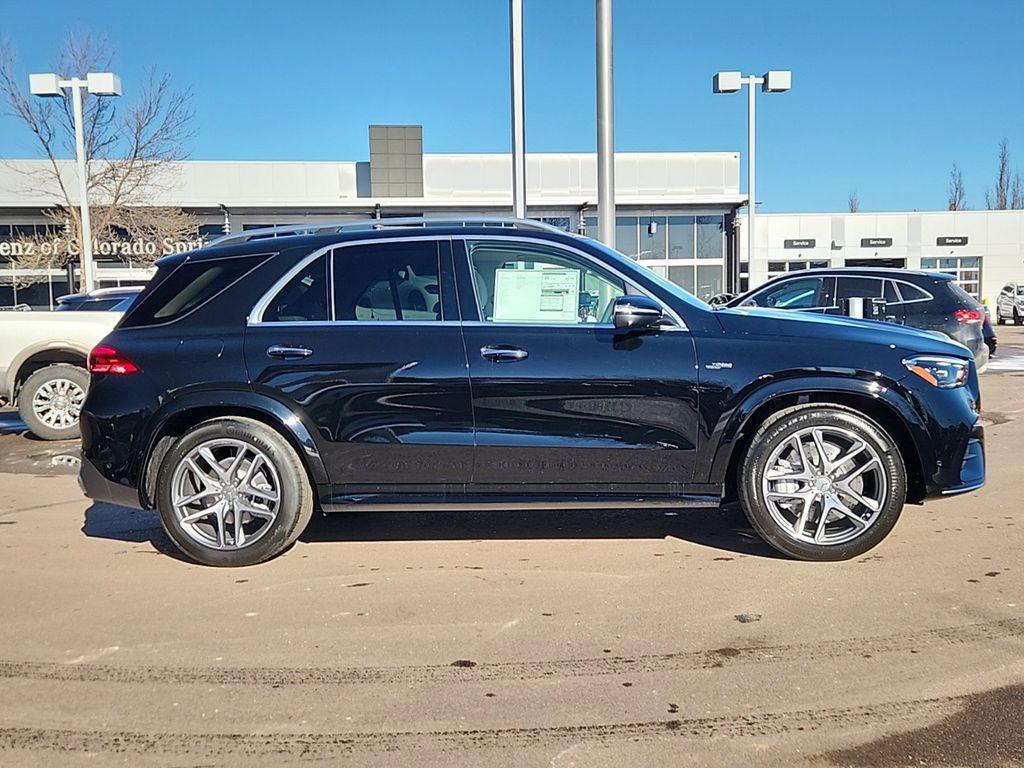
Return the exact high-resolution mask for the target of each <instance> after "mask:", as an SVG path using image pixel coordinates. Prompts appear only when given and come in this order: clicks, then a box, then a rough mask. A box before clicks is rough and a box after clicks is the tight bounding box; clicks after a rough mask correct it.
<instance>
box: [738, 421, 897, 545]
mask: <svg viewBox="0 0 1024 768" xmlns="http://www.w3.org/2000/svg"><path fill="white" fill-rule="evenodd" d="M906 489H907V476H906V468H905V466H904V463H903V458H902V457H901V456H900V453H899V449H898V447H897V446H896V444H895V442H894V441H893V440H892V438H891V437H890V436H889V435H888V434H886V432H885V430H883V429H882V428H881V427H880V426H879V425H878V424H876V423H875V422H873V421H871V420H870V419H867V418H865V417H864V416H862V415H860V414H858V413H856V412H855V411H852V410H848V409H846V408H842V407H839V406H827V405H809V406H798V407H796V408H792V409H788V410H786V411H783V412H781V413H780V414H778V415H777V416H776V417H775V418H773V419H770V420H769V421H767V422H766V423H765V424H764V425H763V426H762V427H761V428H760V429H759V430H758V432H757V433H756V434H755V435H754V437H753V439H752V440H751V443H750V447H749V450H748V451H747V455H746V457H745V459H744V462H743V466H742V470H741V476H740V481H739V494H740V501H741V503H742V505H743V509H744V511H745V512H746V514H747V517H748V518H749V520H750V522H751V524H752V525H753V526H754V528H755V529H756V530H757V532H758V533H760V534H761V536H762V537H763V538H764V539H765V541H767V542H768V543H769V544H771V545H772V546H773V547H775V548H776V549H778V550H779V551H781V552H783V553H785V554H787V555H790V556H792V557H796V558H799V559H801V560H846V559H848V558H851V557H856V556H857V555H860V554H862V553H864V552H866V551H868V550H869V549H871V548H872V547H874V546H875V545H876V544H878V542H880V541H881V540H882V539H883V538H885V536H886V535H887V534H888V533H889V531H891V530H892V527H893V526H894V525H895V524H896V521H897V520H898V519H899V516H900V512H901V510H902V509H903V503H904V501H905V499H906Z"/></svg>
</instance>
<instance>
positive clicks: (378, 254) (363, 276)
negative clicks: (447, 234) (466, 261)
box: [334, 240, 443, 322]
mask: <svg viewBox="0 0 1024 768" xmlns="http://www.w3.org/2000/svg"><path fill="white" fill-rule="evenodd" d="M438 256H439V243H438V241H437V240H412V241H406V242H390V243H367V244H365V245H357V246H351V247H347V248H338V249H336V250H335V251H334V315H335V317H334V319H335V320H348V321H353V320H355V321H363V322H381V321H385V322H386V321H395V322H403V321H404V322H438V321H440V320H442V319H443V310H442V307H441V291H440V278H439V275H440V269H439V265H440V263H439V258H438Z"/></svg>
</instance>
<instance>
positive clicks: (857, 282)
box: [726, 267, 994, 371]
mask: <svg viewBox="0 0 1024 768" xmlns="http://www.w3.org/2000/svg"><path fill="white" fill-rule="evenodd" d="M851 300H854V303H859V304H860V306H861V311H862V317H863V318H864V319H869V320H880V321H885V322H889V323H894V324H896V325H904V326H907V327H909V328H918V329H920V330H924V331H939V332H941V333H944V334H945V335H946V336H948V337H950V338H951V339H953V340H955V341H958V342H960V343H961V344H963V345H964V346H965V347H967V348H968V349H969V350H971V354H972V355H974V361H975V364H976V365H977V367H978V370H979V371H984V369H985V366H986V365H987V364H988V358H989V347H988V345H987V344H986V342H985V336H984V322H985V309H984V306H983V305H982V303H981V302H980V301H978V300H977V299H975V298H974V297H973V296H971V295H970V294H969V293H967V292H966V291H965V290H964V289H963V288H961V287H960V286H959V285H957V284H956V282H955V281H954V279H953V277H952V276H951V275H948V274H945V273H942V272H919V271H912V270H906V269H891V268H877V269H871V268H860V267H837V268H828V269H803V270H800V271H798V272H791V273H788V274H785V275H781V276H779V277H776V278H774V279H772V280H769V281H768V282H767V283H765V284H763V285H761V286H759V287H757V288H755V289H753V290H751V291H748V292H747V293H745V294H743V295H742V296H737V297H736V298H734V299H733V300H732V301H730V302H728V303H727V304H726V306H728V307H767V308H772V309H789V310H797V311H799V312H806V313H812V314H819V315H849V314H850V308H851ZM857 300H859V302H858V301H857ZM993 335H994V334H993Z"/></svg>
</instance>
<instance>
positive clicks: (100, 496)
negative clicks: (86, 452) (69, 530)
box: [78, 458, 142, 509]
mask: <svg viewBox="0 0 1024 768" xmlns="http://www.w3.org/2000/svg"><path fill="white" fill-rule="evenodd" d="M78 487H79V488H81V489H82V493H84V494H85V495H86V496H88V497H89V498H90V499H92V500H93V501H105V502H108V503H110V504H119V505H120V506H122V507H132V508H133V509H141V508H142V504H141V503H140V502H139V491H138V489H137V488H132V487H131V486H128V485H120V484H118V483H112V482H111V481H110V480H108V479H107V478H105V477H104V476H103V474H102V473H101V472H100V470H99V469H98V468H97V467H96V465H95V464H93V463H92V461H90V460H89V459H87V458H83V459H82V465H81V468H80V469H79V470H78Z"/></svg>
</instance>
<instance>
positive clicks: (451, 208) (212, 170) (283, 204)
mask: <svg viewBox="0 0 1024 768" xmlns="http://www.w3.org/2000/svg"><path fill="white" fill-rule="evenodd" d="M410 128H414V127H412V126H398V127H393V126H371V128H370V131H371V137H370V149H371V153H370V154H371V160H370V162H358V161H355V162H205V161H199V162H184V163H180V164H178V165H176V166H175V167H174V168H172V169H170V171H169V172H168V174H167V175H166V177H165V178H164V179H162V182H161V185H160V187H159V189H156V190H154V192H153V194H152V196H151V197H150V198H148V202H150V203H151V204H153V205H167V206H174V207H180V208H182V209H183V210H185V211H186V212H188V213H190V214H192V215H193V216H195V218H196V221H197V231H196V236H195V239H194V240H191V241H189V242H184V243H129V244H125V243H120V244H117V245H116V247H114V246H111V244H104V243H94V251H95V252H96V254H97V255H96V257H95V260H96V274H97V282H98V284H99V285H100V286H114V285H125V284H134V283H139V282H143V281H145V280H146V279H148V278H149V276H150V275H151V274H152V269H151V268H149V266H148V264H149V263H151V261H152V259H153V257H154V256H159V255H161V254H162V253H166V252H168V251H172V250H184V249H186V248H191V247H195V246H196V245H197V244H201V243H202V242H206V241H209V240H211V239H213V238H215V237H217V236H219V235H221V234H224V233H226V232H239V231H243V230H247V229H254V228H261V227H267V226H273V225H275V224H294V223H316V222H331V221H335V222H337V221H348V220H359V219H367V218H376V217H382V218H388V217H397V216H418V215H422V216H426V217H432V216H433V217H450V216H460V217H466V218H469V219H472V217H474V216H478V217H479V216H487V215H490V216H508V215H510V210H511V206H512V199H511V192H510V190H511V168H512V166H511V159H510V157H509V155H505V154H423V153H422V151H421V147H422V140H421V139H417V138H415V136H416V135H415V134H413V133H412V131H410V130H409V129H410ZM415 128H418V127H415ZM382 129H384V134H383V137H382V138H381V140H379V141H378V140H375V138H374V136H375V132H380V131H381V130H382ZM397 129H401V133H400V134H399V135H400V137H401V138H396V139H389V138H386V137H387V135H388V132H394V131H395V130H397ZM409 135H411V136H413V138H408V136H409ZM388 150H391V151H388ZM41 162H42V161H34V160H20V161H19V160H13V161H5V162H0V306H11V305H19V304H21V305H29V306H32V307H37V308H46V307H49V306H51V304H52V302H53V300H54V299H55V298H56V297H57V296H60V295H62V294H64V293H68V292H69V278H68V275H67V273H66V270H64V269H47V270H37V273H34V274H32V275H31V276H30V277H31V279H26V278H28V277H29V276H28V275H26V274H25V270H24V269H21V271H20V272H19V262H18V258H17V255H16V254H15V253H14V249H15V248H16V247H17V246H18V241H19V239H20V238H22V237H23V236H25V235H33V234H34V235H36V236H40V235H45V236H46V237H60V236H61V234H62V233H61V232H59V231H51V230H52V225H51V223H50V221H49V219H48V218H47V217H46V215H45V211H46V210H47V209H51V208H52V207H53V205H54V203H55V201H56V200H57V199H59V198H58V196H57V195H56V194H55V190H53V189H45V188H41V187H40V185H39V182H38V174H35V175H33V174H32V173H30V172H31V171H32V170H33V168H36V167H38V165H37V164H39V163H41ZM392 166H398V167H392ZM26 171H28V172H29V173H26ZM739 175H740V174H739V154H738V153H735V152H644V153H631V152H621V153H618V154H617V155H616V159H615V179H616V204H617V209H616V210H617V219H616V245H617V247H618V248H619V249H620V250H622V251H623V252H624V253H627V254H629V255H630V256H632V257H634V258H638V259H640V260H642V261H643V263H644V264H646V265H647V266H649V267H651V268H652V269H655V270H657V271H658V272H660V273H661V274H663V275H665V276H667V277H669V278H670V279H672V280H675V281H676V282H678V283H679V284H680V285H682V286H683V287H685V288H686V289H688V290H690V291H692V292H694V293H696V294H698V295H701V296H704V297H710V296H712V295H714V294H716V293H719V292H721V291H723V290H725V288H726V285H725V282H724V280H725V275H726V274H727V270H726V263H727V260H730V262H731V263H732V262H734V261H735V255H736V251H735V241H734V237H733V236H732V232H733V231H734V222H735V218H736V211H737V209H738V208H739V207H740V206H741V205H742V204H744V203H745V202H746V199H745V197H744V196H743V195H742V194H741V193H740V191H739ZM526 181H527V214H528V215H529V216H530V217H531V218H538V219H543V220H545V221H547V222H549V223H551V224H554V225H556V226H559V227H562V228H564V229H566V230H568V231H572V232H584V233H586V234H590V235H593V236H596V232H597V219H596V216H597V191H596V190H597V161H596V156H595V155H594V154H593V153H559V154H531V155H528V156H527V176H526ZM65 183H66V184H67V185H69V188H70V189H72V190H74V189H75V176H74V173H73V168H72V167H70V165H69V166H68V168H67V174H66V182H65ZM395 192H398V193H399V195H400V196H396V194H395ZM410 193H412V194H410ZM417 193H421V194H417ZM72 194H74V192H72ZM114 250H125V251H129V253H128V255H124V256H118V255H115V254H114V253H112V252H111V251H114ZM104 251H106V252H104ZM132 252H134V253H136V254H137V253H138V252H143V253H144V254H145V255H144V256H143V257H142V258H140V257H139V256H138V255H134V256H133V255H132Z"/></svg>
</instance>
